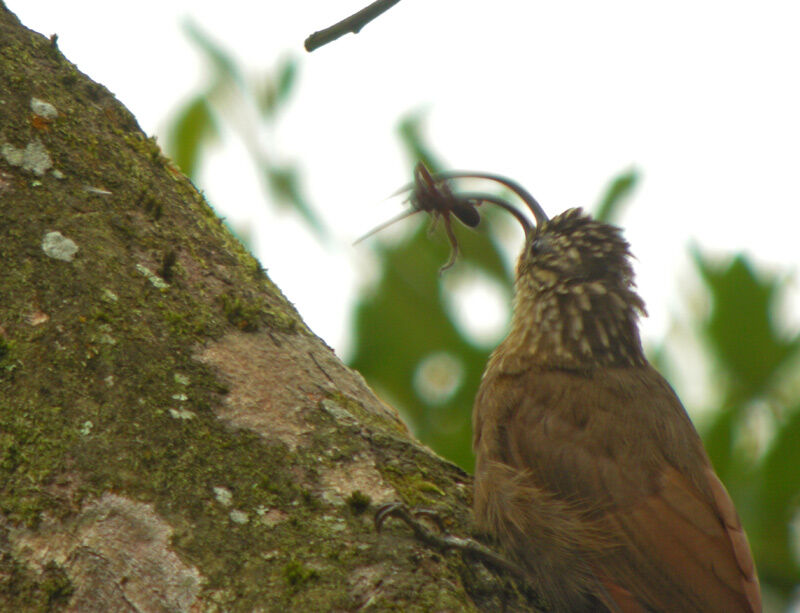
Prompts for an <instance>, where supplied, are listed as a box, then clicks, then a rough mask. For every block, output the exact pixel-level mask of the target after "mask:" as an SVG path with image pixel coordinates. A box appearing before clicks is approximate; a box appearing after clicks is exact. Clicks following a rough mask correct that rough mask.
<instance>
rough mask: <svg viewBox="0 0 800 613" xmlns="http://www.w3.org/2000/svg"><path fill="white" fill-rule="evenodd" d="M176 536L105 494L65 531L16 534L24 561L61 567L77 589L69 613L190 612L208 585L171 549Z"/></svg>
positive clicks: (150, 512)
mask: <svg viewBox="0 0 800 613" xmlns="http://www.w3.org/2000/svg"><path fill="white" fill-rule="evenodd" d="M171 535H172V529H171V527H170V526H169V524H167V523H166V522H164V520H163V519H162V518H160V517H159V516H158V515H157V514H156V513H155V511H154V509H153V506H152V505H149V504H143V503H141V502H137V501H134V500H130V499H128V498H124V497H122V496H118V495H116V494H110V493H107V494H104V495H103V496H102V497H101V498H99V499H98V500H95V501H93V502H92V503H90V504H88V505H86V506H85V507H84V508H83V509H82V510H81V511H80V512H79V513H78V514H77V515H76V516H75V517H74V518H72V519H70V520H69V521H68V522H66V523H64V522H61V521H48V520H45V521H43V522H42V523H41V525H40V526H39V527H38V528H37V529H27V528H20V527H16V528H14V527H12V528H10V530H9V537H10V541H11V543H12V546H13V547H14V549H15V550H16V551H17V552H18V555H19V558H20V559H22V560H25V561H26V562H27V563H28V564H29V565H30V566H32V567H33V568H35V569H37V570H39V571H41V569H44V568H45V567H47V566H48V565H49V564H52V563H55V564H57V565H59V566H60V567H62V568H63V569H64V570H65V572H66V574H67V576H68V577H69V579H70V580H71V582H72V585H73V587H74V590H75V591H74V593H73V595H72V598H71V599H70V603H69V607H68V609H67V610H68V611H81V612H86V611H162V610H175V611H187V610H189V608H190V607H191V605H192V603H193V602H194V601H195V600H196V598H197V596H198V594H199V592H200V588H201V583H202V577H201V575H200V573H199V572H198V570H197V569H196V568H194V567H193V566H190V565H188V564H186V563H185V562H184V561H183V560H181V559H180V558H179V557H178V556H177V555H176V554H175V552H174V551H172V550H171V548H170V537H171Z"/></svg>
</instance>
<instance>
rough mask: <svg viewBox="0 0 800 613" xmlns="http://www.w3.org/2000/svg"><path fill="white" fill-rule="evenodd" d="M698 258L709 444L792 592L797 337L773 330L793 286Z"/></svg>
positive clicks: (767, 569)
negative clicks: (705, 301)
mask: <svg viewBox="0 0 800 613" xmlns="http://www.w3.org/2000/svg"><path fill="white" fill-rule="evenodd" d="M692 255H693V258H694V263H695V266H696V268H697V271H698V272H699V274H700V276H701V279H702V280H703V283H704V285H705V288H706V291H707V292H708V294H709V298H710V310H709V312H708V315H707V316H706V317H704V318H701V319H699V321H697V322H696V323H695V326H696V328H697V332H698V334H699V335H700V337H701V338H702V339H703V340H704V341H705V346H706V348H707V350H708V354H709V357H710V359H711V360H712V362H713V364H714V366H715V375H716V376H715V381H714V382H713V384H714V385H715V386H716V387H717V389H718V392H719V393H720V397H721V401H720V403H719V408H718V409H717V410H716V411H714V413H713V418H712V420H711V423H710V424H709V426H708V427H707V428H705V430H704V432H703V435H704V436H703V439H704V442H705V445H706V449H707V450H708V453H709V455H710V456H711V459H712V461H713V462H714V466H715V468H716V469H717V472H718V473H719V476H720V478H721V479H722V481H723V482H724V483H725V484H726V486H727V488H728V490H729V491H730V493H731V495H732V496H733V498H734V499H735V500H736V501H737V508H738V509H739V513H740V515H741V516H742V519H743V522H744V524H745V525H746V526H747V528H748V535H749V537H750V542H751V545H752V547H753V550H754V553H755V556H756V559H757V560H758V568H759V573H760V575H761V578H762V581H763V582H766V583H769V584H771V585H772V586H777V587H779V588H781V590H782V591H783V592H784V593H785V592H788V591H789V590H791V589H793V588H794V587H795V586H796V584H797V582H798V579H799V578H800V568H798V564H797V560H796V552H797V549H796V546H795V547H794V548H793V547H792V545H791V543H792V540H793V539H796V538H797V535H796V534H792V531H791V528H790V524H791V522H792V520H793V519H794V518H795V517H797V513H798V508H799V505H800V394H798V386H799V385H800V376H798V375H799V372H800V371H799V369H798V366H800V352H799V351H798V348H799V347H800V336H798V335H795V336H792V337H788V335H786V334H785V333H783V332H782V331H780V330H779V329H778V327H777V326H776V323H775V319H776V318H775V311H776V302H777V300H778V299H779V298H780V297H781V293H782V291H783V290H784V289H785V286H786V279H778V278H776V277H774V276H771V275H768V274H765V273H763V272H759V271H758V270H756V269H755V267H754V266H753V264H752V262H750V261H749V259H748V258H747V257H746V256H744V255H742V254H738V255H734V256H729V257H726V258H725V259H724V260H723V261H722V262H717V263H715V262H713V261H712V260H711V259H710V258H709V257H708V256H706V255H704V254H703V253H702V252H701V251H700V250H699V249H698V248H693V250H692Z"/></svg>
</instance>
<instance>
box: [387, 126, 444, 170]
mask: <svg viewBox="0 0 800 613" xmlns="http://www.w3.org/2000/svg"><path fill="white" fill-rule="evenodd" d="M424 120H425V114H424V113H423V112H422V111H417V112H415V113H409V114H408V115H406V116H405V117H403V118H402V119H401V120H400V123H399V124H398V125H397V132H398V134H399V136H400V142H401V143H402V144H403V145H404V146H405V149H406V151H407V152H408V154H409V157H410V159H411V163H412V165H414V164H416V163H417V162H422V163H423V164H425V166H427V167H428V170H430V171H431V172H432V173H437V172H441V171H442V170H443V166H442V164H441V162H440V161H439V160H438V158H437V157H436V155H435V154H434V153H433V151H431V149H430V147H428V145H427V144H426V143H425V138H424V137H423V136H422V133H423V130H424V128H423V125H422V124H423V121H424Z"/></svg>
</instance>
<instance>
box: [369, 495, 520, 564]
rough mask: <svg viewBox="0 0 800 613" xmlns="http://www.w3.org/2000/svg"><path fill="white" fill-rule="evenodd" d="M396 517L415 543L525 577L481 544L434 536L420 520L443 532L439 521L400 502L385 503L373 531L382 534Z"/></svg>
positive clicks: (465, 539)
mask: <svg viewBox="0 0 800 613" xmlns="http://www.w3.org/2000/svg"><path fill="white" fill-rule="evenodd" d="M390 517H395V518H397V519H400V520H402V521H403V522H404V523H405V524H406V525H407V526H408V527H409V528H411V529H412V530H413V531H414V535H415V536H416V537H417V539H418V540H420V541H422V542H423V543H425V544H426V545H429V546H431V547H435V548H436V549H439V550H440V551H448V550H451V549H454V550H456V551H460V552H461V553H462V554H466V555H467V556H469V557H471V558H475V559H478V560H480V561H482V562H484V563H485V564H487V565H489V566H493V567H494V568H497V569H500V570H504V571H508V572H511V573H513V574H515V575H517V576H518V577H524V576H525V574H524V572H523V571H522V569H521V568H520V567H519V566H518V565H517V564H515V563H514V562H512V561H510V560H507V559H506V558H505V557H503V556H502V555H500V554H498V553H496V552H494V551H492V550H491V549H489V548H488V547H487V546H486V545H484V544H483V543H479V542H478V541H476V540H475V539H471V538H462V537H458V536H453V535H451V534H437V533H435V532H433V531H431V530H430V529H429V528H428V527H427V526H426V525H425V524H424V523H422V521H420V518H425V519H428V520H430V521H431V522H433V523H434V524H435V525H436V527H437V528H438V529H439V531H440V532H444V527H443V522H442V518H441V517H440V516H439V515H438V514H437V513H436V512H435V511H432V510H430V509H410V508H409V507H408V506H407V505H406V504H404V503H402V502H392V503H389V504H385V505H383V506H382V507H380V508H379V509H378V510H377V511H376V512H375V530H376V531H377V532H380V531H381V528H383V524H384V522H385V521H386V520H387V519H388V518H390Z"/></svg>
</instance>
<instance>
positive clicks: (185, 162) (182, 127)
mask: <svg viewBox="0 0 800 613" xmlns="http://www.w3.org/2000/svg"><path fill="white" fill-rule="evenodd" d="M218 134H219V130H218V128H217V124H216V121H215V120H214V115H213V113H212V111H211V107H210V106H209V104H208V100H207V99H206V97H205V96H196V97H195V98H193V99H192V100H190V101H189V102H188V103H187V104H186V105H185V106H184V107H183V108H182V109H180V110H179V111H178V114H177V117H176V118H175V120H174V121H173V123H172V125H171V126H170V129H169V132H168V133H167V151H168V153H169V155H170V157H172V159H173V160H174V161H175V163H176V164H177V165H178V167H179V168H180V169H181V170H182V171H183V172H184V174H186V175H187V176H188V177H190V178H192V179H194V178H195V176H196V174H197V167H198V165H199V160H200V155H201V154H202V153H203V151H204V149H205V147H206V146H207V144H208V142H209V141H211V140H213V139H214V138H216V137H217V136H218Z"/></svg>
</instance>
